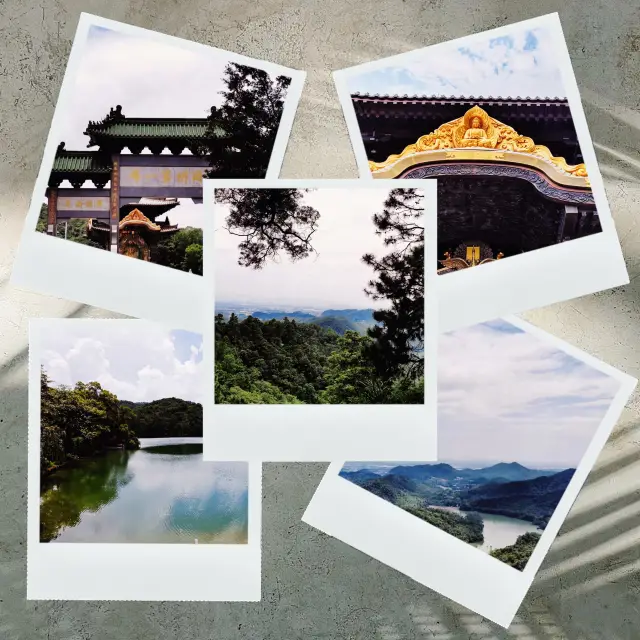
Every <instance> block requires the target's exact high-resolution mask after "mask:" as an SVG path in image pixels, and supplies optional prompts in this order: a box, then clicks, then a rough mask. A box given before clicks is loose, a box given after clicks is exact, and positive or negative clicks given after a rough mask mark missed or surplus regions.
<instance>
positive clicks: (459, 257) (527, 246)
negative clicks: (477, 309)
mask: <svg viewBox="0 0 640 640" xmlns="http://www.w3.org/2000/svg"><path fill="white" fill-rule="evenodd" d="M352 101H353V105H354V109H355V112H356V117H357V120H358V123H359V126H360V132H361V135H362V140H363V143H364V146H365V149H366V152H367V158H368V159H369V168H370V170H371V173H372V175H373V177H374V178H381V179H385V178H386V179H388V178H437V179H438V253H439V255H438V259H439V263H440V269H439V273H449V272H451V271H457V270H460V269H465V268H468V267H472V266H476V265H479V264H483V263H486V262H492V261H494V260H498V259H501V258H504V257H509V256H513V255H517V254H520V253H525V252H528V251H532V250H535V249H540V248H542V247H547V246H551V245H554V244H557V243H560V242H565V241H567V240H573V239H575V238H580V237H582V236H587V235H590V234H593V233H597V232H599V231H601V227H600V222H599V218H598V212H597V210H596V207H595V201H594V197H593V192H592V191H591V188H590V183H589V177H588V175H587V170H586V167H585V165H584V162H583V158H582V154H581V151H580V145H579V143H578V137H577V134H576V131H575V127H574V125H573V119H572V117H571V111H570V108H569V104H568V102H567V100H564V99H559V98H519V97H518V98H474V97H468V98H466V97H464V98H459V97H458V98H456V97H450V98H446V97H426V96H413V97H408V96H380V95H361V94H354V95H353V96H352Z"/></svg>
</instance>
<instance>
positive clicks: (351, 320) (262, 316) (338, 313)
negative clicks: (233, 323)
mask: <svg viewBox="0 0 640 640" xmlns="http://www.w3.org/2000/svg"><path fill="white" fill-rule="evenodd" d="M373 311H374V310H373V309H326V310H324V311H322V312H321V313H320V314H319V315H317V314H313V313H309V312H308V311H280V310H270V309H267V310H264V311H259V310H258V311H240V310H235V309H231V308H221V309H220V312H221V313H222V314H223V315H224V316H225V317H226V318H228V317H229V316H230V315H231V313H235V314H236V315H237V316H238V318H239V319H240V320H243V319H244V318H247V317H248V316H250V315H251V316H253V317H254V318H257V319H258V320H261V321H262V322H267V321H269V320H284V319H285V318H288V319H289V320H295V321H296V322H309V323H312V324H317V325H319V326H321V327H324V328H326V329H333V330H334V331H335V332H336V333H338V334H339V335H344V333H345V332H346V331H357V332H358V333H360V334H365V333H366V331H367V329H368V328H369V327H372V326H373V325H375V324H376V321H375V320H374V319H373Z"/></svg>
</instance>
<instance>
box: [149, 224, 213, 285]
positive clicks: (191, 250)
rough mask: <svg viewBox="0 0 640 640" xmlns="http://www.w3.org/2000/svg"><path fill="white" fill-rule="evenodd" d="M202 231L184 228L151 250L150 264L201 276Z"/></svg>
mask: <svg viewBox="0 0 640 640" xmlns="http://www.w3.org/2000/svg"><path fill="white" fill-rule="evenodd" d="M202 245H203V241H202V229H198V228H196V227H185V228H184V229H180V230H179V231H176V233H173V234H172V235H170V236H169V237H168V238H165V239H164V240H161V241H160V242H158V244H157V245H156V246H155V247H153V248H152V249H151V262H153V263H154V264H161V265H163V266H165V267H171V268H173V269H180V270H181V271H191V272H192V273H195V274H197V275H199V276H201V275H202Z"/></svg>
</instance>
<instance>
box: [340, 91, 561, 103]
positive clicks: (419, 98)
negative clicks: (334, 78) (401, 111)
mask: <svg viewBox="0 0 640 640" xmlns="http://www.w3.org/2000/svg"><path fill="white" fill-rule="evenodd" d="M351 98H352V99H353V100H402V101H407V100H408V101H412V102H431V103H435V102H443V103H454V104H456V103H460V102H462V103H466V102H474V103H475V102H478V101H480V102H495V103H501V104H502V103H505V102H566V101H567V100H566V98H558V97H557V96H556V97H553V98H550V97H541V96H526V97H522V96H515V97H511V96H506V97H503V96H486V97H485V96H433V95H432V96H427V95H413V96H410V95H408V94H406V93H405V94H403V95H399V94H394V95H384V94H380V93H358V92H356V93H353V94H352V95H351Z"/></svg>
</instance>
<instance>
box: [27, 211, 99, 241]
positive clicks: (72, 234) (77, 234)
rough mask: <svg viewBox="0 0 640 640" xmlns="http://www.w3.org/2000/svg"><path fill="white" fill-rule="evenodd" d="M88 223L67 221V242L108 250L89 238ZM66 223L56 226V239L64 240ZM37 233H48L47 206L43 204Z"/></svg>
mask: <svg viewBox="0 0 640 640" xmlns="http://www.w3.org/2000/svg"><path fill="white" fill-rule="evenodd" d="M87 223H88V220H86V219H81V218H74V219H72V220H67V238H66V239H67V240H71V242H77V243H78V244H86V245H88V246H90V247H95V248H96V249H106V247H105V246H103V245H101V244H99V243H98V242H94V241H93V240H91V239H90V238H89V237H88V236H87ZM64 226H65V223H64V221H61V222H58V224H57V225H56V233H55V236H56V238H64ZM36 231H39V232H41V233H46V232H47V205H46V204H43V205H42V206H41V207H40V215H39V216H38V223H37V224H36Z"/></svg>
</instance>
